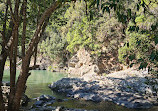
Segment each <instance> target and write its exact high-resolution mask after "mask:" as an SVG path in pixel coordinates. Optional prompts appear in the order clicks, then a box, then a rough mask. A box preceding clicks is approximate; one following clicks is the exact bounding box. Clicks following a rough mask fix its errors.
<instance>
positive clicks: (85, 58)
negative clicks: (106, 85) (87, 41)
mask: <svg viewBox="0 0 158 111" xmlns="http://www.w3.org/2000/svg"><path fill="white" fill-rule="evenodd" d="M99 71H100V70H99V68H98V66H97V65H96V64H94V62H93V59H92V58H91V55H90V54H89V53H88V52H87V51H86V50H85V49H80V50H79V51H78V52H77V54H75V55H74V56H73V57H72V58H71V59H70V60H69V63H68V73H69V74H71V75H75V76H79V77H81V76H83V75H85V74H90V75H96V74H97V73H99Z"/></svg>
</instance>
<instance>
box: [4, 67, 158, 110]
mask: <svg viewBox="0 0 158 111" xmlns="http://www.w3.org/2000/svg"><path fill="white" fill-rule="evenodd" d="M17 73H19V71H18V72H17ZM63 77H67V74H63V73H59V72H49V71H41V70H33V71H31V76H30V77H29V78H28V81H27V90H26V95H27V96H28V97H29V98H36V97H39V96H40V95H42V94H45V95H52V96H54V97H56V98H59V99H69V98H67V97H66V96H64V95H63V94H59V93H55V92H53V91H51V90H50V89H49V88H48V85H49V84H51V83H52V82H55V81H57V80H59V79H61V78H63ZM3 81H9V70H5V73H4V78H3ZM52 106H64V107H67V108H79V109H87V110H92V109H93V110H94V109H96V110H100V111H158V107H153V108H151V109H127V108H125V107H122V106H118V105H116V104H114V103H112V102H100V103H95V102H91V101H83V100H71V99H69V100H68V101H65V102H55V103H54V104H53V105H52Z"/></svg>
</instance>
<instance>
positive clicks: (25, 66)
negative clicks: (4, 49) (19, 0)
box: [10, 2, 61, 111]
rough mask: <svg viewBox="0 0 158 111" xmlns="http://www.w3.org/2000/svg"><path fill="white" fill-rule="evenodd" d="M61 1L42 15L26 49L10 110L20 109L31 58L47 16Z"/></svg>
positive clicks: (17, 110)
mask: <svg viewBox="0 0 158 111" xmlns="http://www.w3.org/2000/svg"><path fill="white" fill-rule="evenodd" d="M60 4H61V2H55V3H54V4H53V5H51V6H50V8H48V9H47V10H46V11H45V12H44V13H43V15H42V17H41V19H40V20H39V23H38V27H37V30H36V31H35V34H34V36H33V38H32V40H31V42H30V45H29V48H28V50H27V51H26V54H25V57H24V58H23V60H22V69H21V73H20V75H19V77H18V80H17V83H16V92H15V96H14V98H13V103H12V105H11V108H10V111H19V108H20V100H21V97H22V94H23V92H24V90H25V85H26V81H27V79H28V77H29V75H30V73H29V65H30V59H31V56H32V55H33V52H34V50H35V47H36V46H37V44H38V42H39V40H40V35H41V34H42V33H43V30H42V29H43V28H44V27H46V26H45V25H46V22H45V21H46V18H49V17H50V15H51V13H52V12H54V11H55V10H56V9H57V8H58V7H59V5H60Z"/></svg>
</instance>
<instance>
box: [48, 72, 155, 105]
mask: <svg viewBox="0 0 158 111" xmlns="http://www.w3.org/2000/svg"><path fill="white" fill-rule="evenodd" d="M147 75H148V73H147V71H146V72H145V71H136V70H132V69H129V70H125V71H120V72H116V73H112V74H109V75H107V76H94V77H93V79H91V80H89V81H84V80H83V79H81V78H63V79H61V80H59V81H57V82H55V83H52V84H51V85H49V87H50V88H51V89H52V90H54V91H57V92H61V93H67V96H70V97H73V98H80V99H84V100H91V101H95V102H100V101H113V102H114V103H116V104H118V105H122V106H125V107H127V108H150V107H152V106H153V105H157V104H158V94H157V92H158V79H151V78H149V77H147Z"/></svg>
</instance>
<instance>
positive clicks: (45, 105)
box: [21, 95, 98, 111]
mask: <svg viewBox="0 0 158 111" xmlns="http://www.w3.org/2000/svg"><path fill="white" fill-rule="evenodd" d="M32 101H34V103H33V105H32V106H31V107H30V108H25V107H23V108H22V109H21V111H98V110H84V109H74V108H65V107H63V106H57V107H53V106H51V105H52V104H54V103H55V102H65V101H69V99H57V98H55V97H53V96H50V95H41V96H40V97H37V98H35V99H34V100H32Z"/></svg>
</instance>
